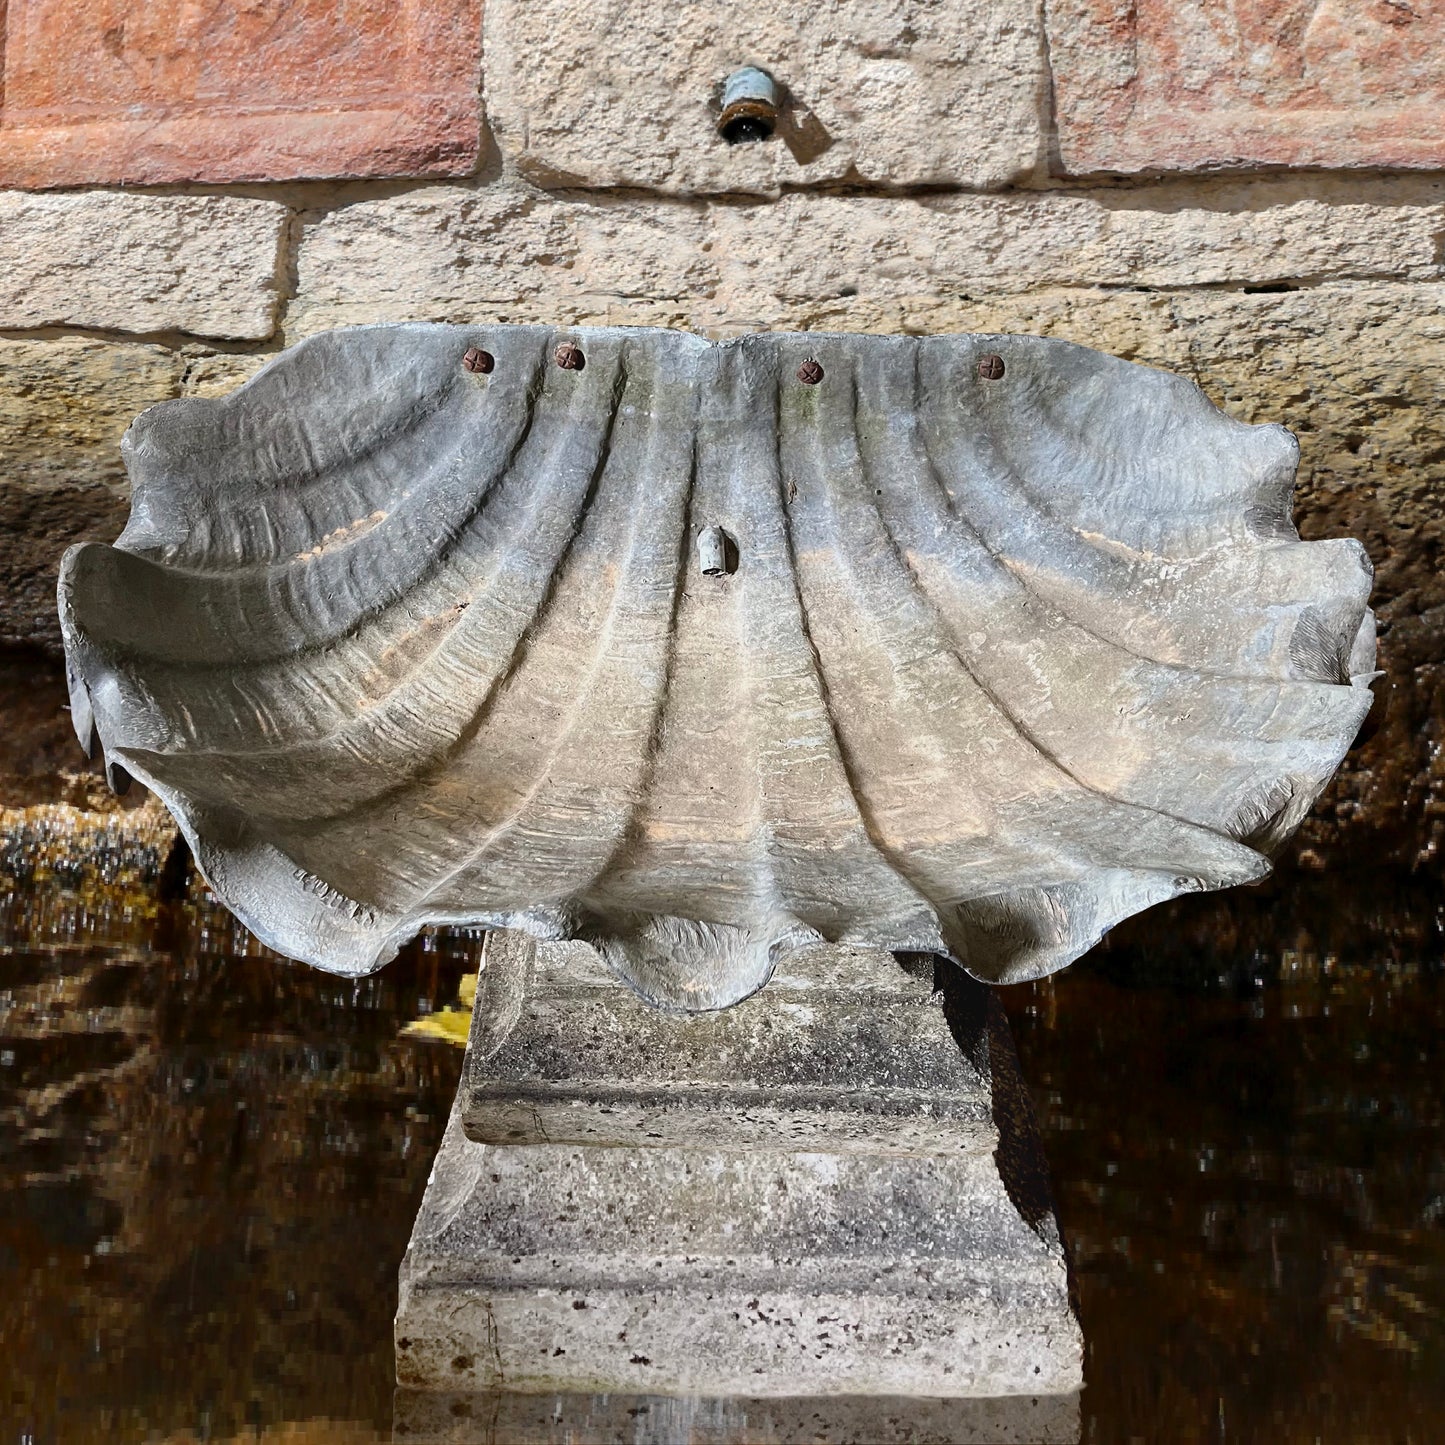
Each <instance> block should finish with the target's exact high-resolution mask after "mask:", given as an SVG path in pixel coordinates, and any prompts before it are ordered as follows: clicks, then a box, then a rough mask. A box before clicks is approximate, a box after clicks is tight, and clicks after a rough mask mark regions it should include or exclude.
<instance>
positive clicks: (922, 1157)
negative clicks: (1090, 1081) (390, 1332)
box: [396, 933, 1081, 1439]
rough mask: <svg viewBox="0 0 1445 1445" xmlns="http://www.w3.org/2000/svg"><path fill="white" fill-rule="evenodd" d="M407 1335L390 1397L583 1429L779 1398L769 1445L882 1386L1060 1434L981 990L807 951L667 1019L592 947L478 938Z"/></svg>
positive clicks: (1006, 1057) (1020, 1104) (1057, 1297)
mask: <svg viewBox="0 0 1445 1445" xmlns="http://www.w3.org/2000/svg"><path fill="white" fill-rule="evenodd" d="M935 967H936V972H937V977H936V978H935ZM936 985H937V986H936ZM396 1337H397V1378H398V1383H399V1384H400V1386H401V1387H402V1388H403V1390H420V1391H449V1392H494V1393H495V1392H501V1393H504V1394H506V1395H508V1396H511V1395H514V1394H517V1393H521V1394H530V1395H555V1396H557V1397H558V1399H559V1400H561V1399H562V1398H563V1397H566V1398H570V1399H571V1400H572V1401H573V1406H572V1410H573V1414H574V1415H578V1412H579V1411H580V1415H578V1418H579V1419H580V1418H581V1416H587V1417H588V1418H589V1419H590V1418H591V1417H592V1415H594V1414H595V1413H596V1409H597V1407H596V1402H595V1399H592V1403H583V1404H580V1405H579V1404H578V1403H577V1402H578V1401H583V1402H586V1401H587V1400H588V1399H589V1398H591V1397H598V1396H601V1395H607V1396H610V1397H613V1403H614V1404H615V1397H617V1396H619V1395H627V1396H637V1397H644V1396H654V1397H658V1396H660V1397H691V1398H692V1399H693V1402H694V1406H697V1405H698V1400H699V1399H702V1400H704V1401H711V1402H712V1403H713V1404H714V1405H717V1407H718V1408H721V1402H723V1401H727V1400H730V1401H731V1403H732V1405H733V1406H734V1407H740V1406H741V1405H742V1404H744V1403H745V1402H746V1401H748V1400H752V1401H755V1402H756V1401H758V1400H760V1399H764V1398H767V1399H772V1400H774V1402H775V1403H774V1404H773V1405H770V1406H769V1407H768V1408H767V1410H765V1411H763V1414H764V1415H766V1417H767V1419H768V1420H772V1418H773V1416H774V1415H776V1416H777V1417H778V1418H777V1421H775V1422H774V1423H773V1424H771V1425H769V1426H768V1430H769V1431H771V1432H772V1433H765V1434H759V1435H757V1437H756V1438H759V1439H762V1438H768V1439H772V1438H778V1439H782V1438H792V1433H791V1432H792V1429H793V1427H792V1426H791V1425H789V1424H788V1423H787V1422H788V1420H790V1419H791V1415H790V1413H789V1411H790V1408H791V1412H792V1414H797V1415H798V1417H799V1423H798V1428H801V1429H804V1430H805V1431H806V1429H807V1428H809V1427H807V1426H806V1424H805V1422H806V1420H807V1419H808V1418H809V1411H808V1409H807V1408H806V1407H807V1405H808V1404H809V1401H808V1399H807V1397H835V1396H842V1395H846V1396H850V1397H874V1398H873V1406H876V1407H877V1408H879V1409H882V1410H883V1414H882V1415H880V1417H879V1419H880V1421H883V1420H886V1418H889V1416H888V1406H889V1400H888V1399H887V1398H881V1397H932V1398H933V1399H934V1400H935V1401H938V1400H941V1399H946V1398H969V1399H973V1400H977V1399H998V1398H1001V1397H1008V1398H1010V1399H1013V1400H1014V1401H1016V1402H1018V1403H1022V1402H1023V1401H1026V1400H1032V1401H1034V1404H1033V1405H1032V1406H1029V1407H1027V1408H1026V1409H1025V1410H1024V1414H1023V1416H1021V1417H1020V1418H1024V1417H1027V1416H1028V1415H1029V1414H1030V1412H1032V1415H1033V1418H1034V1419H1035V1421H1036V1423H1037V1424H1038V1425H1039V1427H1040V1428H1039V1429H1035V1430H1034V1431H1033V1432H1032V1433H1024V1434H1020V1435H1018V1436H1017V1437H1016V1438H1021V1439H1027V1438H1035V1439H1038V1438H1051V1439H1058V1438H1072V1437H1071V1436H1069V1435H1068V1434H1067V1430H1068V1429H1070V1428H1076V1425H1077V1414H1076V1402H1073V1401H1070V1400H1068V1399H1065V1401H1064V1403H1063V1406H1062V1407H1060V1404H1059V1401H1058V1400H1057V1398H1054V1397H1071V1396H1073V1395H1074V1393H1075V1392H1076V1391H1077V1390H1078V1388H1079V1386H1080V1383H1081V1341H1080V1335H1079V1330H1078V1325H1077V1323H1076V1321H1075V1318H1074V1315H1073V1312H1072V1310H1071V1308H1070V1304H1069V1294H1068V1280H1067V1271H1066V1264H1065V1258H1064V1252H1063V1249H1062V1246H1061V1243H1060V1239H1059V1234H1058V1228H1057V1225H1056V1222H1055V1219H1054V1215H1053V1209H1052V1205H1051V1203H1050V1200H1049V1195H1048V1186H1047V1175H1046V1171H1045V1168H1044V1164H1043V1160H1042V1157H1041V1155H1040V1152H1039V1148H1038V1142H1037V1138H1036V1135H1035V1132H1034V1128H1033V1123H1032V1114H1031V1111H1030V1109H1029V1106H1028V1103H1027V1099H1026V1095H1025V1093H1024V1088H1023V1083H1022V1080H1021V1078H1020V1076H1019V1072H1018V1063H1017V1059H1016V1057H1015V1054H1014V1050H1013V1045H1012V1041H1011V1039H1010V1038H1009V1033H1008V1026H1007V1023H1006V1021H1005V1019H1004V1016H1003V1013H1002V1010H1001V1008H1000V1006H999V1004H998V1002H997V1000H996V999H995V998H994V997H993V995H992V994H991V993H990V991H989V990H988V989H986V988H985V987H983V986H982V985H979V984H976V983H974V982H973V980H971V979H969V978H967V977H966V976H965V975H963V974H962V973H961V972H959V971H958V970H956V969H954V968H952V967H951V966H949V965H946V964H942V963H940V964H937V965H936V966H935V963H934V961H933V960H932V959H931V958H923V957H919V958H910V957H905V958H904V959H903V960H902V961H901V962H900V961H899V960H898V959H895V958H894V956H893V955H891V954H887V953H873V952H856V951H849V950H843V949H835V948H817V949H812V950H808V951H807V952H805V953H803V954H800V955H797V956H796V957H795V958H794V959H793V960H791V961H790V962H789V963H787V964H785V965H784V966H783V968H781V969H780V970H779V972H778V974H777V975H775V977H774V978H773V979H772V981H771V982H770V983H769V984H768V985H767V987H766V988H765V989H764V990H763V992H762V993H760V994H758V995H756V996H754V997H753V998H751V999H749V1000H747V1001H746V1002H744V1003H742V1004H739V1005H737V1006H736V1007H734V1008H732V1009H728V1010H725V1011H723V1012H720V1013H709V1014H689V1015H680V1014H668V1013H663V1012H661V1011H659V1010H657V1009H654V1008H652V1007H650V1006H648V1005H646V1004H644V1003H642V1002H641V1001H640V1000H639V999H638V998H636V997H635V996H634V995H633V994H632V993H630V992H629V991H628V990H627V989H626V988H624V987H623V986H622V985H620V984H619V983H617V982H616V981H615V980H614V979H612V978H611V977H610V976H609V975H608V974H607V973H606V972H605V970H604V969H603V967H602V965H601V963H600V960H598V958H597V956H596V955H595V954H594V953H593V952H592V951H591V950H590V949H588V948H586V947H584V946H582V945H571V944H569V945H543V946H541V947H540V948H537V947H535V946H534V945H532V944H531V943H530V942H529V941H528V940H526V939H525V938H523V937H521V936H520V935H518V934H512V933H498V934H493V935H491V936H490V938H489V939H488V950H487V960H486V966H485V968H484V970H483V973H482V977H481V981H480V984H479V987H478V990H477V1002H476V1007H475V1010H474V1013H473V1020H472V1033H471V1043H470V1045H469V1048H468V1055H467V1063H466V1068H465V1071H464V1074H463V1079H462V1085H461V1088H460V1090H459V1093H458V1098H457V1104H456V1108H455V1111H454V1114H453V1118H452V1121H451V1125H450V1128H449V1130H448V1133H447V1136H446V1140H445V1142H444V1144H443V1146H442V1149H441V1152H440V1154H439V1155H438V1158H437V1162H436V1166H435V1168H434V1170H433V1173H432V1176H431V1180H430V1182H429V1184H428V1187H427V1192H426V1197H425V1199H424V1201H423V1203H422V1207H421V1211H420V1213H419V1214H418V1216H417V1221H416V1227H415V1230H414V1232H413V1235H412V1240H411V1244H410V1247H409V1249H408V1251H407V1254H406V1258H405V1260H404V1262H403V1264H402V1269H401V1298H400V1307H399V1309H398V1312H397V1320H396ZM1041 1400H1042V1401H1044V1404H1043V1405H1042V1406H1040V1404H1039V1402H1040V1401H1041ZM789 1401H791V1402H792V1405H791V1407H790V1406H789V1405H788V1404H787V1403H786V1402H789ZM812 1403H816V1400H815V1401H813V1402H812ZM837 1403H838V1402H836V1401H835V1402H834V1405H835V1406H836V1405H837ZM518 1408H519V1407H518V1402H516V1401H507V1402H505V1409H503V1408H502V1407H501V1406H497V1407H496V1409H497V1410H498V1411H500V1414H499V1415H498V1420H499V1421H500V1418H501V1416H502V1415H505V1416H506V1417H507V1418H510V1417H511V1416H512V1415H516V1414H517V1412H518ZM528 1408H529V1407H528ZM609 1408H610V1407H609ZM638 1408H644V1407H643V1406H639V1407H638ZM646 1408H647V1409H652V1408H653V1407H652V1406H646ZM678 1408H682V1407H680V1406H679V1407H678ZM690 1408H692V1407H690ZM699 1408H700V1407H699ZM832 1408H833V1407H831V1406H830V1409H832ZM869 1408H872V1407H870V1406H868V1405H867V1404H866V1403H865V1401H864V1400H863V1399H858V1400H855V1403H854V1404H853V1405H851V1406H849V1407H848V1409H849V1411H851V1412H853V1413H854V1414H856V1412H857V1410H858V1409H863V1410H864V1411H865V1413H866V1412H867V1410H868V1409H869ZM1061 1408H1062V1413H1061ZM1040 1409H1042V1410H1043V1413H1042V1414H1040ZM780 1412H781V1413H780ZM422 1413H423V1414H425V1413H426V1412H425V1410H423V1412H422ZM533 1413H535V1412H533ZM603 1413H604V1414H606V1413H607V1410H604V1411H603ZM663 1413H667V1412H666V1411H664V1412H663ZM673 1413H675V1411H673ZM696 1413H697V1409H696V1408H694V1409H693V1414H696ZM704 1413H705V1412H704ZM753 1413H754V1415H757V1414H758V1411H757V1410H756V1409H755V1410H754V1412H753ZM834 1413H836V1409H834ZM845 1413H847V1412H845ZM895 1413H896V1411H895ZM915 1413H916V1412H915ZM975 1413H977V1412H976V1411H975ZM521 1414H522V1415H528V1409H527V1408H523V1409H522V1410H521ZM543 1414H544V1415H545V1414H546V1412H545V1411H544V1412H543ZM813 1414H814V1415H816V1414H817V1412H816V1411H813ZM1045 1417H1047V1418H1048V1420H1050V1421H1052V1422H1053V1423H1052V1424H1049V1425H1048V1427H1047V1429H1044V1428H1043V1421H1044V1419H1045ZM518 1418H519V1419H520V1418H521V1416H520V1415H519V1416H518ZM528 1418H530V1415H528ZM538 1418H541V1417H540V1416H539V1417H538ZM547 1418H549V1419H553V1420H554V1421H556V1422H559V1423H560V1422H561V1421H562V1419H563V1412H562V1409H561V1406H560V1405H559V1406H558V1407H557V1409H554V1410H553V1411H552V1414H551V1415H548V1416H547ZM628 1418H629V1420H631V1421H634V1422H635V1421H636V1420H637V1419H638V1418H639V1417H638V1416H637V1415H631V1416H629V1417H628ZM690 1418H691V1417H690ZM699 1418H701V1417H699ZM759 1418H761V1416H760V1417H759ZM840 1418H841V1417H840ZM860 1418H861V1417H860ZM870 1418H871V1417H870ZM1066 1418H1067V1419H1071V1420H1072V1421H1073V1422H1074V1424H1073V1426H1067V1425H1065V1426H1062V1427H1061V1426H1060V1425H1059V1423H1058V1422H1059V1421H1060V1420H1064V1419H1066ZM980 1419H981V1420H982V1416H980ZM990 1419H992V1417H990ZM1001 1421H1002V1417H1000V1420H999V1421H994V1422H992V1423H991V1424H990V1425H989V1426H988V1427H987V1428H990V1429H994V1430H995V1434H994V1436H990V1437H978V1438H1003V1437H1002V1436H999V1435H998V1434H997V1431H998V1430H999V1429H1001V1428H1003V1427H1002V1423H1001ZM584 1423H585V1422H584ZM623 1423H624V1424H625V1423H626V1422H623ZM816 1423H817V1422H815V1424H816ZM919 1423H922V1422H919ZM694 1424H695V1425H696V1424H697V1422H694ZM689 1428H690V1429H694V1427H691V1426H690V1427H689ZM720 1428H721V1426H720ZM851 1428H852V1427H848V1429H851ZM880 1428H881V1425H880ZM1060 1428H1063V1429H1065V1431H1066V1433H1065V1434H1059V1433H1058V1430H1059V1429H1060ZM1040 1431H1042V1433H1040ZM694 1433H695V1429H694ZM845 1433H847V1430H845ZM925 1433H927V1431H926V1430H925ZM498 1438H501V1437H500V1436H499V1437H498ZM528 1438H531V1436H528ZM537 1438H546V1436H540V1437H537ZM698 1438H702V1437H700V1436H699V1437H698ZM709 1438H710V1437H709ZM750 1438H752V1437H750ZM808 1438H814V1436H808ZM854 1438H857V1437H856V1435H854ZM879 1438H882V1437H881V1436H880V1437H879ZM939 1438H945V1437H943V1436H939ZM947 1438H956V1437H952V1436H950V1437H947ZM1008 1438H1015V1437H1013V1436H1009V1437H1008Z"/></svg>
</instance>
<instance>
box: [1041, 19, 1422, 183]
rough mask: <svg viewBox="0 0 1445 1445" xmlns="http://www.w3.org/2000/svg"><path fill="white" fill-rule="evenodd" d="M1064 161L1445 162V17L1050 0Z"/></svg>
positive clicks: (1112, 166) (1125, 168)
mask: <svg viewBox="0 0 1445 1445" xmlns="http://www.w3.org/2000/svg"><path fill="white" fill-rule="evenodd" d="M1046 14H1047V24H1048V37H1049V58H1050V63H1051V65H1052V69H1053V80H1054V96H1055V104H1056V114H1057V124H1058V138H1059V152H1060V156H1061V158H1062V160H1063V163H1064V166H1065V168H1066V169H1068V170H1070V171H1073V172H1075V173H1081V172H1088V171H1122V172H1137V171H1170V170H1197V169H1203V168H1206V167H1248V166H1259V165H1295V166H1329V167H1341V166H1381V167H1402V166H1419V167H1422V168H1425V169H1440V168H1442V167H1445V126H1442V125H1441V122H1440V116H1441V112H1442V110H1445V11H1442V10H1441V8H1440V7H1439V6H1438V5H1420V4H1407V3H1403V0H1370V3H1352V0H1284V3H1265V0H1223V3H1215V4H1210V5H1181V4H1179V3H1177V0H1137V3H1131V4H1128V5H1120V4H1116V3H1114V0H1050V3H1049V5H1048V6H1047V7H1046Z"/></svg>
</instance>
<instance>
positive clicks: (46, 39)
mask: <svg viewBox="0 0 1445 1445" xmlns="http://www.w3.org/2000/svg"><path fill="white" fill-rule="evenodd" d="M0 16H3V17H4V19H3V22H0V47H3V52H4V54H3V61H4V69H3V82H4V83H3V88H0V186H13V187H23V188H30V189H40V188H44V187H47V186H72V185H85V184H94V183H100V184H105V183H114V182H138V183H153V182H167V181H249V180H294V179H300V178H303V177H321V176H388V175H462V174H465V173H467V172H468V171H470V170H471V169H472V168H473V167H474V166H475V164H476V159H477V153H478V145H479V134H480V124H481V121H480V112H479V100H478V91H479V84H478V75H479V67H480V46H481V38H480V37H481V0H240V3H227V4H214V3H197V0H144V3H137V0H9V6H8V14H7V13H6V9H5V7H4V5H3V4H0Z"/></svg>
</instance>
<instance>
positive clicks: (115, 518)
mask: <svg viewBox="0 0 1445 1445" xmlns="http://www.w3.org/2000/svg"><path fill="white" fill-rule="evenodd" d="M181 371H182V362H181V361H180V359H179V358H178V357H177V356H176V355H175V353H173V352H171V351H168V350H166V349H165V348H163V347H159V346H146V345H141V344H138V343H133V342H129V343H123V344H116V343H113V342H106V341H91V340H81V339H79V338H75V337H63V338H59V339H56V340H52V341H6V340H0V538H3V542H0V644H9V645H14V644H17V643H28V644H39V645H42V646H47V647H54V648H58V647H59V645H60V623H59V619H58V618H57V617H56V615H55V577H56V572H57V570H58V568H59V566H60V558H61V554H62V553H63V552H64V551H65V549H66V547H68V546H69V545H70V544H71V543H72V542H79V541H87V540H94V541H107V542H108V541H111V540H113V539H114V538H115V537H117V536H118V535H119V534H120V530H121V528H122V527H124V525H125V518H126V510H127V507H128V499H129V495H130V486H129V482H128V481H127V479H126V474H125V468H124V466H123V465H122V463H121V458H120V438H121V434H122V433H123V432H124V431H125V429H126V427H127V426H128V425H129V424H130V423H131V421H132V420H133V419H134V418H135V416H136V414H137V413H138V412H141V411H144V410H145V408H146V407H148V406H153V405H154V404H155V403H156V402H158V401H163V400H165V399H166V398H167V397H171V396H175V395H176V394H177V391H178V389H179V384H180V377H181Z"/></svg>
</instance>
